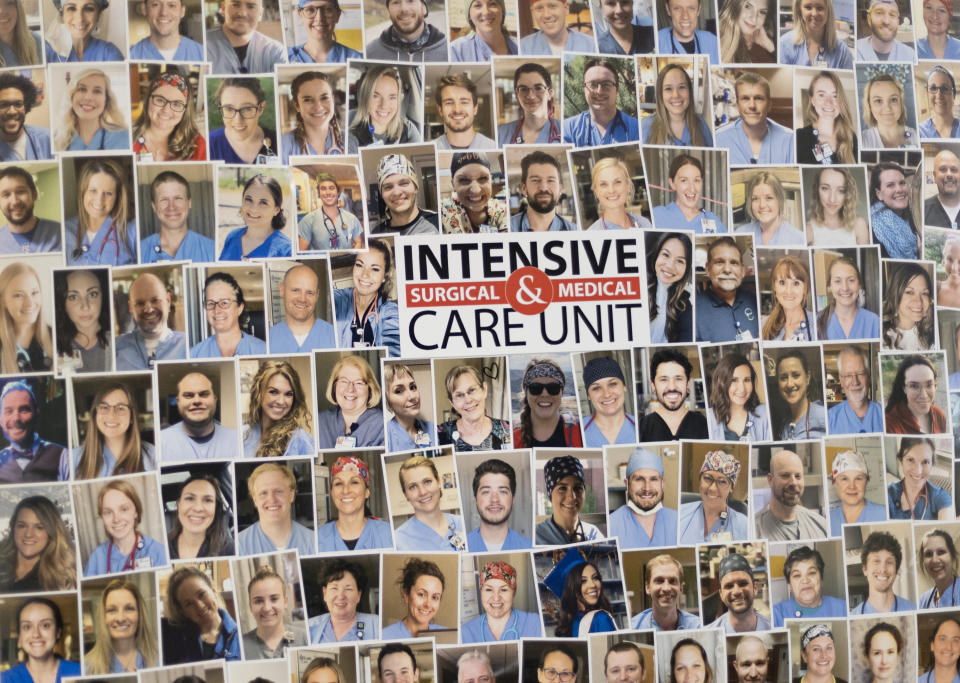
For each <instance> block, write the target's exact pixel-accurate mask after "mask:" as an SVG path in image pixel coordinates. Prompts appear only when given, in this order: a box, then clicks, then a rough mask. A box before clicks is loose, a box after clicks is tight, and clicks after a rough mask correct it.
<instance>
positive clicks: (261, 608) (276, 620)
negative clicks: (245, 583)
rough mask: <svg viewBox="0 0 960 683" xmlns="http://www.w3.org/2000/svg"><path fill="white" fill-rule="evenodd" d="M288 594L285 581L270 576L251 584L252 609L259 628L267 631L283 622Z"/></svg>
mask: <svg viewBox="0 0 960 683" xmlns="http://www.w3.org/2000/svg"><path fill="white" fill-rule="evenodd" d="M286 610H287V594H286V590H285V586H284V585H283V581H281V580H280V579H278V578H277V577H275V576H269V577H267V578H265V579H262V580H260V581H257V582H256V583H255V584H253V585H252V586H250V611H251V612H252V613H253V618H254V620H255V621H256V622H257V628H258V629H262V630H264V631H267V630H268V629H273V628H275V627H277V626H280V625H281V624H283V614H284V612H286Z"/></svg>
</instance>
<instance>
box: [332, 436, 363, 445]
mask: <svg viewBox="0 0 960 683" xmlns="http://www.w3.org/2000/svg"><path fill="white" fill-rule="evenodd" d="M356 446H357V437H355V436H338V437H337V444H336V446H334V448H356Z"/></svg>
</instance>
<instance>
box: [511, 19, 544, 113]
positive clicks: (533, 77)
mask: <svg viewBox="0 0 960 683" xmlns="http://www.w3.org/2000/svg"><path fill="white" fill-rule="evenodd" d="M538 4H539V3H538ZM514 91H515V92H516V93H517V100H518V101H519V102H520V108H521V109H523V111H524V113H525V114H526V115H528V116H531V117H536V118H544V117H546V116H547V114H548V112H549V109H550V98H551V97H553V88H548V87H547V82H546V81H545V80H543V76H541V75H540V74H539V73H537V72H535V71H533V72H526V73H522V74H520V76H519V78H517V84H516V87H515V88H514Z"/></svg>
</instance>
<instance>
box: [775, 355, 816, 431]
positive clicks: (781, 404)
mask: <svg viewBox="0 0 960 683" xmlns="http://www.w3.org/2000/svg"><path fill="white" fill-rule="evenodd" d="M789 358H796V359H797V360H798V361H800V365H801V367H802V368H803V371H804V372H805V373H807V375H808V376H809V375H810V364H809V363H808V362H807V357H806V356H805V355H803V353H801V351H800V349H787V350H786V351H784V352H783V353H781V354H780V355H779V356H777V362H776V364H775V365H774V368H775V369H774V372H773V381H774V382H776V383H778V384H779V381H780V380H779V375H780V363H782V362H783V361H785V360H787V359H789ZM811 385H812V382H808V383H807V393H806V395H805V398H806V399H807V402H808V403H813V398H811V396H810V387H811ZM770 394H771V396H772V397H773V398H772V400H771V403H773V405H772V406H771V408H773V409H774V410H773V413H774V415H775V416H776V422H777V424H776V425H775V429H776V432H777V433H781V432H782V431H783V428H784V427H786V426H787V425H788V424H790V423H791V422H792V420H791V419H790V406H789V405H788V404H787V402H786V400H784V398H783V396H781V395H780V392H779V390H778V391H771V392H770Z"/></svg>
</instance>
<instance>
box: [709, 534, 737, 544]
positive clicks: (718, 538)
mask: <svg viewBox="0 0 960 683" xmlns="http://www.w3.org/2000/svg"><path fill="white" fill-rule="evenodd" d="M710 542H711V543H732V542H733V532H732V531H717V532H716V533H713V534H710Z"/></svg>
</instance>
